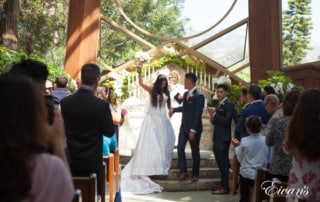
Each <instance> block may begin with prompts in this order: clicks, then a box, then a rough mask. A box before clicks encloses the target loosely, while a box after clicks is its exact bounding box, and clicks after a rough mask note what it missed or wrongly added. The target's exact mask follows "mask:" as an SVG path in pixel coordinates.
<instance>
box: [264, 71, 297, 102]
mask: <svg viewBox="0 0 320 202" xmlns="http://www.w3.org/2000/svg"><path fill="white" fill-rule="evenodd" d="M267 75H268V78H267V79H265V80H259V81H258V85H259V86H260V88H262V89H263V88H264V87H266V86H271V87H273V88H274V90H275V92H276V95H277V96H278V98H279V100H280V102H281V101H282V99H283V97H284V95H285V94H286V93H287V92H288V91H289V90H290V89H292V88H298V89H301V90H302V89H303V87H301V86H295V85H294V84H293V81H292V80H291V79H290V78H289V77H287V76H286V75H285V74H284V73H283V72H281V71H267Z"/></svg>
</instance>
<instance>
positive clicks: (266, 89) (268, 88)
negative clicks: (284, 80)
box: [261, 86, 276, 100]
mask: <svg viewBox="0 0 320 202" xmlns="http://www.w3.org/2000/svg"><path fill="white" fill-rule="evenodd" d="M271 94H276V91H275V90H274V88H273V87H272V86H265V87H264V88H263V91H262V95H261V99H262V100H264V98H265V97H266V96H267V95H271Z"/></svg>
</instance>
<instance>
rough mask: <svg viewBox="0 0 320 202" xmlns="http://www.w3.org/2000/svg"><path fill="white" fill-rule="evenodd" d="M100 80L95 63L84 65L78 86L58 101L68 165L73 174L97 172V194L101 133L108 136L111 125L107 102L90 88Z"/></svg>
mask: <svg viewBox="0 0 320 202" xmlns="http://www.w3.org/2000/svg"><path fill="white" fill-rule="evenodd" d="M99 79H100V69H99V67H98V66H97V65H96V64H92V63H89V64H84V65H83V66H82V69H81V87H80V88H79V90H78V91H77V92H75V93H74V94H72V95H69V96H67V97H65V98H63V99H62V100H61V103H60V105H61V112H62V115H63V118H64V125H65V129H66V136H67V145H68V150H69V154H70V167H71V171H72V174H73V175H74V176H89V175H90V173H96V174H97V179H98V180H97V181H98V183H97V184H98V189H97V190H98V193H99V194H100V190H101V189H100V186H101V180H102V179H101V169H102V140H103V138H102V136H103V135H105V136H108V137H111V136H112V135H113V133H114V126H113V122H112V116H111V112H110V108H109V104H108V103H106V102H105V101H103V100H101V99H99V98H97V97H96V96H95V95H94V91H95V89H96V88H97V86H98V83H99Z"/></svg>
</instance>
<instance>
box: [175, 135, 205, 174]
mask: <svg viewBox="0 0 320 202" xmlns="http://www.w3.org/2000/svg"><path fill="white" fill-rule="evenodd" d="M200 137H201V133H196V134H195V138H194V139H193V140H189V132H188V133H186V132H184V131H180V133H179V140H178V160H179V169H180V172H187V160H186V153H185V148H186V144H187V142H188V141H189V143H190V146H191V154H192V160H193V164H192V176H199V167H200V148H199V145H200Z"/></svg>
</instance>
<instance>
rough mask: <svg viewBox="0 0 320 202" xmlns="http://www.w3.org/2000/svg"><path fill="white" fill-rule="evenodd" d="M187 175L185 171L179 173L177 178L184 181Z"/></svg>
mask: <svg viewBox="0 0 320 202" xmlns="http://www.w3.org/2000/svg"><path fill="white" fill-rule="evenodd" d="M188 177H189V174H188V173H187V172H184V173H181V175H180V177H179V180H180V181H185V180H186V179H187V178H188Z"/></svg>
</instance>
